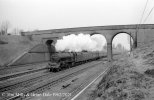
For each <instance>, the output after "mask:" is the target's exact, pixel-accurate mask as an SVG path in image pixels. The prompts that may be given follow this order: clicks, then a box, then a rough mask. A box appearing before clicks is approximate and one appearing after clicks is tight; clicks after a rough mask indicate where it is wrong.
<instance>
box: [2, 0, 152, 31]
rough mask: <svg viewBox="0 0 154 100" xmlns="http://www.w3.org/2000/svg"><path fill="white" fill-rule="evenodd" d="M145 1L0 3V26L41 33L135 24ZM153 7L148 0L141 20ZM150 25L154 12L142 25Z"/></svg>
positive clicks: (17, 0) (28, 0) (7, 0)
mask: <svg viewBox="0 0 154 100" xmlns="http://www.w3.org/2000/svg"><path fill="white" fill-rule="evenodd" d="M145 3H146V0H0V23H1V22H2V21H6V20H7V21H9V22H10V24H11V27H10V30H11V29H13V28H19V29H23V30H25V31H27V30H35V29H39V30H44V29H57V28H70V27H86V26H104V25H123V24H137V23H139V20H140V19H141V15H142V12H143V9H144V6H145ZM153 6H154V0H149V3H148V6H147V10H146V13H145V17H146V16H147V14H148V12H149V11H150V9H151V8H152V7H153ZM146 23H148V24H153V23H154V12H152V14H151V15H150V16H149V18H148V20H147V21H146Z"/></svg>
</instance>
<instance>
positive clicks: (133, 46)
mask: <svg viewBox="0 0 154 100" xmlns="http://www.w3.org/2000/svg"><path fill="white" fill-rule="evenodd" d="M119 34H127V35H129V36H130V37H131V38H132V39H133V45H132V48H135V36H134V35H132V34H131V33H129V32H125V31H120V32H117V33H115V34H114V35H113V36H112V37H111V43H112V44H113V40H114V38H115V37H116V36H117V35H119Z"/></svg>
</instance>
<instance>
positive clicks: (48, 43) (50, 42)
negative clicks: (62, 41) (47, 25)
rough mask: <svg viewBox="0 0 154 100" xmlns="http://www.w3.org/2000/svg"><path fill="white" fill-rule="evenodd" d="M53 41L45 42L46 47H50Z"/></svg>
mask: <svg viewBox="0 0 154 100" xmlns="http://www.w3.org/2000/svg"><path fill="white" fill-rule="evenodd" d="M53 42H54V41H53V40H47V41H46V42H45V43H46V45H47V46H49V45H51V44H52V43H53Z"/></svg>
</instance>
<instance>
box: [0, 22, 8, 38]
mask: <svg viewBox="0 0 154 100" xmlns="http://www.w3.org/2000/svg"><path fill="white" fill-rule="evenodd" d="M9 27H10V23H9V21H4V22H2V24H1V26H0V35H5V34H7V32H8V28H9Z"/></svg>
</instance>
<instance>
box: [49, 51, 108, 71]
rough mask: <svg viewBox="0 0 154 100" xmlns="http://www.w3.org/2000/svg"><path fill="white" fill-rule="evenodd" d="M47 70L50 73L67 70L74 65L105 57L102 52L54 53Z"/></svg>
mask: <svg viewBox="0 0 154 100" xmlns="http://www.w3.org/2000/svg"><path fill="white" fill-rule="evenodd" d="M50 57H51V59H50V60H51V62H50V63H49V65H48V68H49V70H50V71H52V72H58V71H60V70H63V69H68V68H70V67H73V66H75V65H79V64H82V63H86V62H89V61H92V60H97V59H100V58H102V57H106V53H105V52H104V53H103V52H55V53H53V54H52V55H51V56H50Z"/></svg>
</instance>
